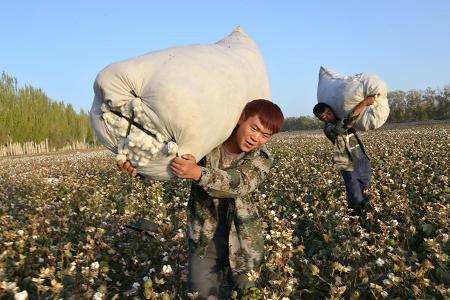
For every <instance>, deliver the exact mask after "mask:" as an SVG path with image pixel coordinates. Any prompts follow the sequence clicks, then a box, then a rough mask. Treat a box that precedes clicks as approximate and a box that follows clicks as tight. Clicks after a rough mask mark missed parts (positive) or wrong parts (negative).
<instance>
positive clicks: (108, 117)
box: [102, 111, 114, 124]
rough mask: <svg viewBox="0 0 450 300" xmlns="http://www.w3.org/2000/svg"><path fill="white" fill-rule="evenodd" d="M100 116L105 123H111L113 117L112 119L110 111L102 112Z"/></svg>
mask: <svg viewBox="0 0 450 300" xmlns="http://www.w3.org/2000/svg"><path fill="white" fill-rule="evenodd" d="M102 118H103V120H105V122H106V123H107V124H113V123H114V119H113V117H112V113H111V112H109V111H108V112H104V113H103V114H102Z"/></svg>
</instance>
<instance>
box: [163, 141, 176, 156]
mask: <svg viewBox="0 0 450 300" xmlns="http://www.w3.org/2000/svg"><path fill="white" fill-rule="evenodd" d="M163 151H164V153H166V154H167V155H173V154H176V153H177V152H178V145H177V143H175V142H173V141H170V142H168V143H167V145H166V146H165V147H164V150H163Z"/></svg>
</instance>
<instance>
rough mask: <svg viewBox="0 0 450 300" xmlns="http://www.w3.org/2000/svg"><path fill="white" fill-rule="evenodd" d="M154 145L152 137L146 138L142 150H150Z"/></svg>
mask: <svg viewBox="0 0 450 300" xmlns="http://www.w3.org/2000/svg"><path fill="white" fill-rule="evenodd" d="M152 145H153V142H152V140H151V139H145V141H144V142H143V143H142V150H150V148H151V147H152Z"/></svg>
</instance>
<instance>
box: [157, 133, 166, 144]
mask: <svg viewBox="0 0 450 300" xmlns="http://www.w3.org/2000/svg"><path fill="white" fill-rule="evenodd" d="M156 139H157V140H158V142H160V143H162V142H164V138H163V136H162V135H161V133H159V132H157V133H156Z"/></svg>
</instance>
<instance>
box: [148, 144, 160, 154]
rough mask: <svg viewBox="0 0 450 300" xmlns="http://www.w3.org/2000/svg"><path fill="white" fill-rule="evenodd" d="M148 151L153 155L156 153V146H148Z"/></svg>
mask: <svg viewBox="0 0 450 300" xmlns="http://www.w3.org/2000/svg"><path fill="white" fill-rule="evenodd" d="M150 153H151V154H152V155H155V154H156V153H158V148H157V147H155V146H152V147H151V148H150Z"/></svg>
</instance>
